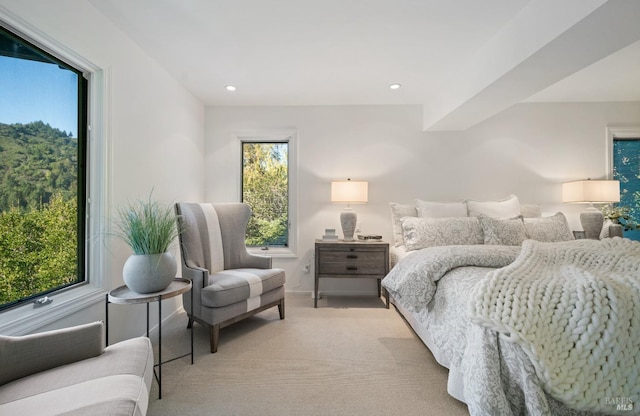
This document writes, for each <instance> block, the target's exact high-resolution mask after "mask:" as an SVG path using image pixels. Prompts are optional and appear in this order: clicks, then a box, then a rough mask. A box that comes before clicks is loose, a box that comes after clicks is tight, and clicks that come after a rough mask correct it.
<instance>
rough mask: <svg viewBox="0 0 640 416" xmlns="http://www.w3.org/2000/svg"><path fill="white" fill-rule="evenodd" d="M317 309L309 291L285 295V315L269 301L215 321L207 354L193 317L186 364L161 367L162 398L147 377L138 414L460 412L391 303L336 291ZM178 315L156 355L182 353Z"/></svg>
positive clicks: (184, 342)
mask: <svg viewBox="0 0 640 416" xmlns="http://www.w3.org/2000/svg"><path fill="white" fill-rule="evenodd" d="M318 306H319V307H318V309H314V308H313V299H311V297H310V296H309V295H306V296H303V295H300V294H296V295H287V298H286V319H285V320H283V321H281V320H279V318H278V311H277V308H273V309H271V310H268V311H265V312H262V313H260V314H258V315H256V316H255V317H253V318H249V319H247V320H245V321H242V322H239V323H237V324H235V325H232V326H230V327H227V328H224V329H222V330H221V332H220V344H219V347H218V352H217V353H216V354H210V353H209V344H208V332H207V330H206V329H205V328H204V327H203V326H200V325H198V324H195V325H194V331H195V332H194V348H195V363H194V364H193V365H190V360H189V358H188V357H187V358H182V359H179V360H176V361H173V362H171V363H168V364H165V365H163V367H162V383H163V386H162V387H163V389H162V390H163V391H162V393H163V397H162V399H161V400H158V386H157V384H156V383H155V381H154V383H153V388H152V391H151V399H150V403H149V412H148V414H149V415H151V416H160V415H180V416H189V415H242V416H252V415H260V416H265V415H300V416H304V415H331V416H336V415H385V416H390V415H406V416H410V415H421V416H429V415H465V416H466V415H468V414H469V413H468V410H467V407H466V406H465V405H464V404H463V403H461V402H459V401H457V400H455V399H453V398H451V397H450V396H449V395H448V394H447V392H446V385H447V370H446V369H444V368H443V367H441V366H439V365H438V364H437V363H436V361H435V360H434V358H433V356H432V355H431V353H430V352H429V350H428V349H427V348H426V347H425V346H424V345H423V344H422V342H421V341H420V340H419V339H418V337H417V336H416V335H415V334H414V333H413V332H412V331H411V329H410V328H409V326H408V325H407V324H406V323H405V321H404V320H403V319H402V318H401V317H400V315H399V314H398V313H397V312H396V310H395V309H394V308H393V306H391V308H390V309H385V308H384V304H383V302H382V300H381V299H376V298H373V297H369V298H366V297H361V298H357V297H337V296H334V297H328V298H327V297H325V298H323V299H321V300H320V301H319V303H318ZM186 322H187V318H186V315H185V314H184V313H182V314H180V315H177V316H176V317H174V318H172V319H171V320H170V321H169V322H167V323H166V324H165V325H164V326H163V351H162V352H163V358H164V359H168V358H172V357H174V356H177V355H181V354H183V353H185V352H188V350H189V332H188V330H186ZM155 343H156V341H155V338H154V344H155ZM156 357H157V355H156Z"/></svg>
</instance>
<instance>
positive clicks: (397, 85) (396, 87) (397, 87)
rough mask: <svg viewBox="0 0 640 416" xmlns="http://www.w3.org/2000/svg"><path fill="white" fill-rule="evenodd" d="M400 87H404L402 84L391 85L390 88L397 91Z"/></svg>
mask: <svg viewBox="0 0 640 416" xmlns="http://www.w3.org/2000/svg"><path fill="white" fill-rule="evenodd" d="M400 87H402V85H401V84H391V85H389V88H391V89H392V90H397V89H399V88H400Z"/></svg>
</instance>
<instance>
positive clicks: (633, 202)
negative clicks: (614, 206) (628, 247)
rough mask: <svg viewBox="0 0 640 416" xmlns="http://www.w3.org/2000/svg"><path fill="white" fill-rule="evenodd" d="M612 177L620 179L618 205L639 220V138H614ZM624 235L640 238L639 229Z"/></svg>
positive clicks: (633, 238) (626, 232)
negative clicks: (626, 208) (627, 208)
mask: <svg viewBox="0 0 640 416" xmlns="http://www.w3.org/2000/svg"><path fill="white" fill-rule="evenodd" d="M613 179H618V180H619V181H620V204H619V205H620V206H624V207H629V209H630V211H629V214H630V216H631V219H632V220H635V222H636V223H638V222H640V138H614V140H613ZM624 236H625V237H627V238H630V239H632V240H640V230H631V231H625V233H624Z"/></svg>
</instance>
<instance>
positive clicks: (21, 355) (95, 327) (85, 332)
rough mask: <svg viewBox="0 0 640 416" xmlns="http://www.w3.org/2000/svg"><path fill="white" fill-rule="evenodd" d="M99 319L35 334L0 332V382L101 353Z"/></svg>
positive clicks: (100, 325) (1, 383)
mask: <svg viewBox="0 0 640 416" xmlns="http://www.w3.org/2000/svg"><path fill="white" fill-rule="evenodd" d="M102 331H103V329H102V322H93V323H90V324H85V325H78V326H74V327H71V328H63V329H58V330H54V331H48V332H43V333H38V334H31V335H24V336H20V337H9V336H2V335H0V368H2V371H0V385H3V384H5V383H8V382H10V381H13V380H17V379H19V378H22V377H25V376H28V375H30V374H34V373H38V372H40V371H45V370H48V369H50V368H54V367H58V366H61V365H65V364H69V363H72V362H75V361H80V360H84V359H86V358H90V357H95V356H97V355H100V354H101V353H102V345H103V341H102Z"/></svg>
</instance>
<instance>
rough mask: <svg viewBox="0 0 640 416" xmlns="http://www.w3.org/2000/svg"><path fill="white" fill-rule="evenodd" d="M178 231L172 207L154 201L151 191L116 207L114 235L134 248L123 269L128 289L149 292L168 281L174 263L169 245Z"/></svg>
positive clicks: (165, 284) (173, 269)
mask: <svg viewBox="0 0 640 416" xmlns="http://www.w3.org/2000/svg"><path fill="white" fill-rule="evenodd" d="M178 234H179V230H178V228H177V224H176V218H175V214H174V212H173V209H172V207H171V206H169V205H163V204H161V203H159V202H157V201H154V200H153V199H151V195H149V198H148V199H147V200H137V201H135V202H132V203H128V204H127V205H125V206H123V207H121V208H120V209H119V210H118V215H117V220H116V232H115V235H116V236H117V237H119V238H120V239H121V240H122V241H124V242H125V243H126V244H127V245H128V246H129V247H131V249H132V250H133V254H132V255H131V256H129V258H128V259H127V261H126V262H125V264H124V267H123V269H122V277H123V279H124V283H125V284H126V285H127V287H129V289H131V290H133V291H134V292H137V293H152V292H158V291H161V290H163V289H165V288H166V287H167V286H169V285H170V284H171V281H172V280H173V279H174V278H175V276H176V271H177V263H176V259H175V256H174V255H173V254H172V253H171V252H170V251H169V248H170V246H171V244H172V243H173V241H174V240H175V239H176V237H178Z"/></svg>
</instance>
